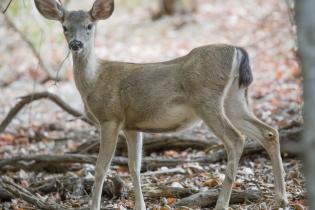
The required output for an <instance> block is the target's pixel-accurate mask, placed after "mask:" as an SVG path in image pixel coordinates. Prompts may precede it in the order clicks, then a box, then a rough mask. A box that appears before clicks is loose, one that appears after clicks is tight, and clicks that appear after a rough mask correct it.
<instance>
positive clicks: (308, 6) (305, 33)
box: [295, 0, 315, 209]
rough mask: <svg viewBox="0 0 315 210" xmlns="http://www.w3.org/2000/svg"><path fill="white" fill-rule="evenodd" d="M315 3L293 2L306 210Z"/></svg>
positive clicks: (311, 188) (312, 159)
mask: <svg viewBox="0 0 315 210" xmlns="http://www.w3.org/2000/svg"><path fill="white" fill-rule="evenodd" d="M314 8H315V1H310V0H298V1H296V8H295V11H296V23H297V32H298V44H299V54H300V58H301V64H302V69H303V77H304V110H303V116H304V132H303V144H302V147H303V148H302V149H303V151H304V153H303V154H304V157H303V160H304V168H305V174H306V177H307V182H308V184H307V185H306V186H307V187H308V193H309V194H308V201H309V205H310V207H309V209H315V167H314V163H315V129H314V128H315V111H314V110H313V109H314V107H315V92H314V91H315V13H314Z"/></svg>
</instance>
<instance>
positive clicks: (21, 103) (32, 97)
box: [0, 92, 92, 133]
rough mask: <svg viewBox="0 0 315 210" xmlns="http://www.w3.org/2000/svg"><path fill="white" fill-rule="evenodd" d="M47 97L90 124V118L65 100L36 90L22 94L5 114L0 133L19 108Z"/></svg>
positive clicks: (0, 125)
mask: <svg viewBox="0 0 315 210" xmlns="http://www.w3.org/2000/svg"><path fill="white" fill-rule="evenodd" d="M43 98H44V99H49V100H51V101H53V102H54V103H55V104H57V105H58V106H59V107H60V108H62V109H63V110H64V111H66V112H68V113H69V114H71V115H73V116H74V117H78V118H81V119H82V120H83V121H85V122H87V123H89V124H92V122H91V121H90V120H88V119H87V118H85V117H83V115H82V113H81V112H79V111H77V110H75V109H74V108H72V107H71V106H69V105H68V104H67V103H66V102H64V101H63V100H62V99H61V98H60V97H59V96H57V95H55V94H53V93H49V92H38V93H33V94H30V95H26V96H23V97H22V99H21V101H19V102H18V103H17V104H16V105H15V106H14V107H13V108H12V109H11V110H10V111H9V113H8V114H7V116H6V117H5V119H4V120H3V121H2V123H1V124H0V133H2V132H3V131H4V130H5V129H6V128H7V126H8V125H9V124H10V122H11V121H12V119H13V118H14V117H15V116H16V115H17V114H18V113H19V112H20V111H21V109H22V108H23V107H24V106H25V105H27V104H29V103H31V102H33V101H36V100H39V99H43Z"/></svg>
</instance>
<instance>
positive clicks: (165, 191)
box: [146, 186, 199, 198]
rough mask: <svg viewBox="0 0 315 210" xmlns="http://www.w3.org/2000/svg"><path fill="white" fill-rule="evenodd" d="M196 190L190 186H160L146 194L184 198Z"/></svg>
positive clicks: (158, 196)
mask: <svg viewBox="0 0 315 210" xmlns="http://www.w3.org/2000/svg"><path fill="white" fill-rule="evenodd" d="M198 192H199V191H198V190H194V189H190V188H180V187H167V186H162V187H161V188H158V189H155V190H150V191H148V192H146V194H147V195H148V196H149V197H151V198H161V197H166V198H184V197H188V196H191V195H193V194H195V193H198Z"/></svg>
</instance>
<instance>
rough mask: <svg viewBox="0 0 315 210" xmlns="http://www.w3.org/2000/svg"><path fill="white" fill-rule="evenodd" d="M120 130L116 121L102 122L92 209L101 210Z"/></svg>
mask: <svg viewBox="0 0 315 210" xmlns="http://www.w3.org/2000/svg"><path fill="white" fill-rule="evenodd" d="M118 131H119V124H118V123H116V122H102V123H100V150H99V154H98V158H97V162H96V167H95V183H94V187H93V192H92V204H91V210H100V207H101V204H100V203H101V196H102V189H103V183H104V179H105V175H106V172H107V171H108V169H109V167H110V163H111V161H112V158H113V155H114V152H115V149H116V144H117V136H118Z"/></svg>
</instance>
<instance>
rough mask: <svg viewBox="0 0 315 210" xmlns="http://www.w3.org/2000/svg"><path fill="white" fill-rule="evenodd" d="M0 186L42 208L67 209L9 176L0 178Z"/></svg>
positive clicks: (48, 209) (52, 209) (10, 193)
mask: <svg viewBox="0 0 315 210" xmlns="http://www.w3.org/2000/svg"><path fill="white" fill-rule="evenodd" d="M0 186H1V187H2V188H3V190H5V191H6V192H7V193H8V194H9V195H11V196H12V197H14V198H21V199H23V200H25V201H26V202H28V203H30V204H32V205H34V206H36V207H37V208H39V209H42V210H65V209H66V208H65V207H64V206H61V205H59V204H57V203H55V202H53V201H50V200H44V199H43V198H41V197H38V196H35V195H33V194H32V193H31V192H29V191H28V190H26V189H24V188H22V187H21V186H19V185H17V184H15V183H14V182H12V181H10V179H8V178H3V179H0Z"/></svg>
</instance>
